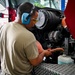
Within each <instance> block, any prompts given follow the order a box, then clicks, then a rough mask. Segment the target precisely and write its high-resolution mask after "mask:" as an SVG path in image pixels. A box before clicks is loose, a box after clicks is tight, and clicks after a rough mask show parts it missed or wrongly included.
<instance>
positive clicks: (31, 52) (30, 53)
mask: <svg viewBox="0 0 75 75" xmlns="http://www.w3.org/2000/svg"><path fill="white" fill-rule="evenodd" d="M25 53H26V56H27V58H28V59H35V58H37V57H38V55H39V52H38V48H37V46H36V42H32V43H31V44H30V45H28V46H27V47H26V49H25Z"/></svg>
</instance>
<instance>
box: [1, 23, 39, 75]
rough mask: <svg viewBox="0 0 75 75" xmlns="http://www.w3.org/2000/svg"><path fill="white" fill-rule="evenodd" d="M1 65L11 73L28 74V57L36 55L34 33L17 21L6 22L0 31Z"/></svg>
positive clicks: (32, 57)
mask: <svg viewBox="0 0 75 75" xmlns="http://www.w3.org/2000/svg"><path fill="white" fill-rule="evenodd" d="M0 41H1V42H0V44H1V47H0V48H1V52H2V58H1V62H2V63H1V67H2V70H3V71H4V72H5V73H9V74H11V75H30V72H31V71H32V68H33V67H32V65H31V64H30V62H29V59H35V58H36V57H38V54H39V53H38V49H37V47H36V44H35V43H36V39H35V37H34V35H33V34H32V33H31V32H30V31H28V30H27V29H26V28H24V27H23V26H22V25H20V24H18V23H14V22H11V23H8V24H7V25H5V26H3V27H2V28H1V31H0Z"/></svg>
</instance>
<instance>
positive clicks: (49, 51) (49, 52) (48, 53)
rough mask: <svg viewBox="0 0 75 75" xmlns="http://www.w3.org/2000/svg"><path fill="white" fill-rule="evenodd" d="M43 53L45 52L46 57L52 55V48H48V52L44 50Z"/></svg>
mask: <svg viewBox="0 0 75 75" xmlns="http://www.w3.org/2000/svg"><path fill="white" fill-rule="evenodd" d="M43 51H44V53H45V56H46V57H47V56H50V55H52V52H51V49H50V48H48V49H46V50H43Z"/></svg>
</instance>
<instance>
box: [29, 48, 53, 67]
mask: <svg viewBox="0 0 75 75" xmlns="http://www.w3.org/2000/svg"><path fill="white" fill-rule="evenodd" d="M50 50H51V49H47V50H43V51H42V52H41V53H40V54H39V55H38V57H37V58H35V59H31V60H30V63H31V64H32V65H33V66H37V65H39V64H40V63H41V62H42V61H43V58H44V56H46V57H47V56H50V55H52V53H51V51H50Z"/></svg>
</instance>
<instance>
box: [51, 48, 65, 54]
mask: <svg viewBox="0 0 75 75" xmlns="http://www.w3.org/2000/svg"><path fill="white" fill-rule="evenodd" d="M56 51H64V49H63V48H60V47H59V48H54V49H51V52H52V53H53V52H56Z"/></svg>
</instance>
